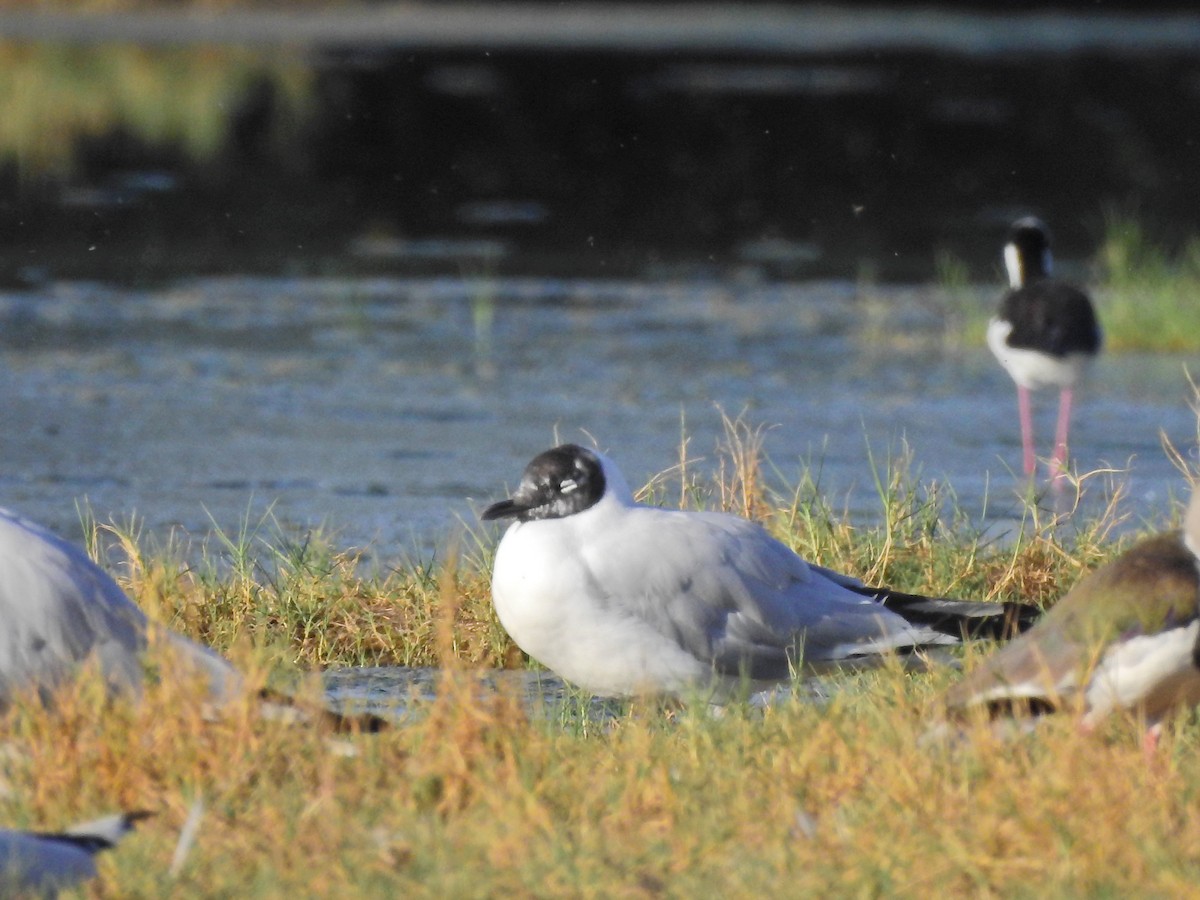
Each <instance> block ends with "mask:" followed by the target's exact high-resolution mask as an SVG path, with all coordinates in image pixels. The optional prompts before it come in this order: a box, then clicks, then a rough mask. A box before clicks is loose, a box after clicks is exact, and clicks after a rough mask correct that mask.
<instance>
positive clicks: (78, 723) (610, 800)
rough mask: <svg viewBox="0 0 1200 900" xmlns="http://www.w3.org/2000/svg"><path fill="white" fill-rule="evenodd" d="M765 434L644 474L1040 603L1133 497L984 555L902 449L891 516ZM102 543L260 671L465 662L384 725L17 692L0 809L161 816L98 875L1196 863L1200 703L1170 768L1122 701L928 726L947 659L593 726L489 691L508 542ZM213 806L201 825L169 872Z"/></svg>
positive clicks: (510, 657) (691, 884) (868, 875)
mask: <svg viewBox="0 0 1200 900" xmlns="http://www.w3.org/2000/svg"><path fill="white" fill-rule="evenodd" d="M762 439H763V432H762V431H761V430H759V429H751V428H748V427H747V426H745V424H744V423H742V422H740V421H735V422H730V423H729V439H728V441H727V442H726V447H725V449H724V453H723V455H722V459H721V461H720V462H719V464H718V466H717V472H718V477H717V478H716V479H714V480H712V481H709V480H706V479H704V478H701V477H700V476H698V475H697V474H696V472H697V467H696V466H695V465H694V463H692V462H691V461H690V460H688V458H687V455H686V450H687V441H686V439H684V440H682V441H681V462H680V464H679V465H678V466H677V467H675V468H674V469H673V470H672V474H671V475H669V476H665V477H662V478H659V479H655V480H654V481H653V482H652V484H651V485H650V486H649V487H648V492H649V494H650V495H651V496H653V497H655V498H657V499H658V500H659V501H660V502H677V503H679V504H680V505H683V506H688V507H691V506H706V507H709V508H723V509H731V510H734V511H737V512H741V513H750V514H753V515H755V516H757V517H759V518H761V519H763V520H764V521H765V522H766V523H767V524H768V527H770V528H771V529H772V530H773V531H774V532H775V533H776V534H778V535H780V536H781V537H782V538H783V539H784V540H785V541H787V542H788V543H789V544H791V545H792V546H794V547H795V548H796V549H797V550H799V551H800V552H801V553H803V554H805V555H806V556H808V557H809V558H812V559H815V560H818V561H820V562H822V563H824V564H827V565H830V566H833V567H836V568H839V569H844V570H848V571H854V572H858V573H861V574H863V575H864V577H867V578H869V579H879V580H887V581H890V582H893V583H896V584H899V585H902V586H904V587H906V588H910V589H914V590H929V591H938V592H942V593H945V594H950V595H958V596H969V597H991V598H996V599H1007V598H1023V599H1027V600H1033V601H1037V602H1044V603H1047V604H1048V603H1051V602H1053V600H1054V599H1055V598H1056V597H1057V596H1058V595H1059V594H1061V593H1062V591H1063V590H1064V589H1065V588H1066V587H1067V586H1069V585H1070V584H1071V583H1072V582H1074V581H1075V580H1076V579H1077V578H1078V577H1079V575H1080V574H1081V573H1082V572H1084V571H1086V570H1088V569H1090V568H1092V567H1094V566H1095V565H1097V564H1098V563H1100V562H1102V561H1104V560H1105V559H1107V558H1109V557H1111V556H1112V555H1114V554H1115V553H1116V552H1117V551H1118V550H1119V549H1121V547H1122V546H1123V544H1124V541H1114V540H1112V538H1111V535H1110V533H1109V529H1110V528H1111V527H1112V525H1113V524H1114V523H1115V522H1116V521H1117V519H1118V517H1119V509H1120V491H1119V490H1118V491H1116V492H1115V493H1114V497H1113V503H1112V506H1111V507H1110V508H1109V510H1108V511H1107V512H1106V513H1105V514H1103V515H1101V516H1099V517H1097V518H1096V520H1094V521H1091V522H1086V523H1083V524H1077V525H1076V526H1075V527H1074V528H1070V527H1068V526H1067V525H1065V524H1063V523H1056V522H1054V521H1051V520H1050V519H1048V518H1047V517H1046V516H1045V515H1044V514H1043V513H1041V512H1039V510H1038V509H1037V506H1036V504H1034V503H1031V504H1030V506H1029V513H1028V522H1027V523H1026V526H1027V527H1026V528H1025V530H1024V532H1023V536H1022V537H1020V538H1019V539H1018V540H1016V541H1014V542H1013V543H1011V544H1009V545H1007V546H1003V547H1001V546H996V545H992V544H989V543H987V542H986V541H985V540H983V539H981V537H980V535H979V533H978V530H977V529H976V528H974V527H973V526H972V524H971V523H970V522H969V521H967V519H966V518H965V516H964V515H963V514H962V513H961V512H959V511H957V510H956V509H955V508H954V504H953V496H952V495H951V494H949V492H948V491H947V490H946V488H945V487H944V486H941V485H937V484H934V483H921V482H920V481H919V480H918V479H916V478H915V477H914V476H913V475H912V468H911V465H910V464H909V462H908V461H907V460H906V459H904V458H903V457H901V458H900V459H899V460H897V461H895V462H894V463H893V464H891V465H888V466H880V467H879V469H878V477H877V480H876V485H875V487H876V491H877V494H878V497H879V501H880V512H881V522H880V524H879V525H878V526H874V527H865V528H863V527H855V526H854V525H852V524H851V523H850V522H849V521H847V519H846V516H845V515H842V514H839V513H838V512H837V511H836V509H835V506H834V504H833V503H832V502H831V501H830V500H829V498H827V497H825V496H823V495H822V493H821V491H820V490H819V487H818V484H819V473H816V474H814V473H813V472H811V471H805V472H804V473H802V475H801V477H800V479H799V484H798V485H797V486H793V487H785V488H782V489H779V490H772V489H770V488H769V487H768V486H767V482H768V481H777V480H779V479H778V477H777V476H778V472H777V471H776V470H774V469H773V468H772V467H771V466H770V465H768V464H767V461H766V459H765V457H764V456H763V455H762ZM1178 458H1179V459H1180V460H1182V459H1183V458H1184V457H1183V455H1179V456H1178ZM1190 474H1191V476H1192V477H1194V475H1195V473H1194V472H1192V473H1190ZM1172 515H1174V516H1176V517H1177V515H1178V510H1176V511H1175V512H1174V513H1173V514H1172ZM1153 524H1154V525H1155V526H1158V527H1161V526H1164V525H1167V524H1171V522H1170V521H1163V522H1158V523H1153ZM92 534H93V538H94V540H93V546H94V547H95V548H97V549H103V548H104V547H105V546H107V545H109V544H112V543H113V541H114V537H115V539H116V543H117V544H118V545H119V548H118V549H119V550H120V555H122V556H125V557H126V558H127V560H128V562H127V564H125V565H122V566H120V567H118V569H119V572H120V575H121V579H122V583H123V586H124V587H125V588H126V589H127V590H128V591H129V592H130V594H131V595H132V596H133V597H134V598H135V599H136V600H137V602H138V603H139V604H141V605H142V606H143V607H144V608H146V609H148V610H150V611H151V612H152V614H153V615H155V617H157V618H159V619H161V620H163V621H166V622H168V623H169V624H171V625H172V626H173V627H175V628H177V629H180V630H182V631H185V632H187V633H189V634H191V635H193V636H195V637H197V638H199V639H201V640H204V641H207V642H209V643H211V644H213V645H214V646H217V647H219V648H220V649H222V650H223V651H225V652H227V653H229V654H230V655H232V656H233V657H234V659H235V660H236V661H237V662H238V664H239V665H241V666H243V667H244V668H245V669H246V670H247V671H249V672H251V673H252V676H253V677H259V678H261V677H263V673H264V672H266V671H267V670H269V669H272V668H274V667H277V666H278V665H279V664H280V658H281V655H283V654H285V655H286V659H287V661H288V664H289V665H290V664H292V663H294V664H296V665H299V666H301V667H304V668H316V667H324V666H336V665H346V664H358V663H406V664H437V665H440V666H441V667H442V669H443V672H442V675H441V682H440V689H439V695H438V697H437V699H436V700H433V701H428V700H426V701H420V702H419V704H418V706H417V709H418V715H416V716H414V717H412V718H410V719H409V720H408V721H407V722H406V724H405V725H404V726H402V727H398V728H395V729H394V730H392V731H389V732H385V733H382V734H378V735H351V736H349V737H344V736H334V735H331V734H329V733H326V732H325V731H323V730H322V729H321V728H319V727H316V726H312V727H304V726H291V727H289V726H285V725H282V724H280V723H271V722H264V721H261V720H260V719H259V718H258V717H256V716H255V715H254V711H253V709H252V707H251V705H250V704H246V705H235V706H234V707H233V708H232V709H227V710H225V711H224V712H223V714H222V715H221V716H220V717H219V718H218V719H217V720H216V721H209V720H206V719H205V717H204V716H203V715H202V714H201V712H200V710H199V708H198V704H196V703H188V702H183V701H185V700H186V699H187V698H188V697H189V696H190V695H189V694H188V688H187V687H186V686H179V685H174V684H171V683H169V682H168V683H163V684H160V685H155V686H152V687H151V688H150V689H149V690H148V692H147V696H146V697H145V699H144V701H143V702H142V703H140V704H137V705H132V704H127V703H122V702H118V703H106V702H105V701H104V700H103V698H101V697H99V696H98V695H97V692H96V690H95V686H94V685H88V684H87V683H81V684H80V685H78V686H76V687H74V688H71V689H68V690H66V691H64V692H63V694H62V696H60V697H59V698H58V702H57V703H56V705H55V708H54V710H53V711H52V712H47V711H46V710H45V709H43V708H42V707H41V706H40V705H39V704H36V703H33V702H30V703H27V704H22V705H19V706H17V707H16V708H15V709H13V710H11V711H9V712H8V713H6V714H5V716H4V722H3V725H2V727H3V730H4V733H5V736H6V740H5V749H4V752H3V754H2V755H0V785H2V786H3V791H2V792H0V821H4V822H6V823H9V824H13V825H17V826H33V825H37V826H54V825H60V824H64V823H67V822H70V821H73V820H76V819H79V818H84V817H88V816H91V815H94V814H97V813H99V812H102V811H105V810H108V809H110V808H113V807H118V806H121V807H126V808H150V809H153V810H156V811H157V813H158V815H157V816H156V817H155V818H153V819H151V820H149V821H148V822H146V823H144V825H143V826H142V827H141V828H140V830H139V831H138V832H137V833H136V834H134V835H132V836H131V837H130V838H128V839H127V840H126V842H125V844H124V845H123V846H122V847H121V848H120V849H119V850H118V852H116V853H115V854H111V855H109V856H108V857H107V858H106V859H105V860H104V862H103V865H102V878H101V882H100V886H99V887H98V888H93V890H96V891H97V894H98V895H101V896H146V897H151V896H154V897H157V896H167V895H172V896H227V897H234V896H236V897H282V896H288V897H327V896H339V897H354V896H405V895H409V894H413V893H415V894H417V895H420V896H430V895H447V896H456V897H458V896H470V897H474V896H497V895H518V896H527V895H534V896H547V895H571V896H593V895H603V896H625V897H643V896H645V897H649V896H658V895H663V894H666V895H671V896H700V895H703V896H743V895H746V894H751V893H755V894H770V893H777V892H779V891H780V890H781V889H782V890H783V891H784V893H787V894H796V895H837V896H846V895H852V896H861V895H880V894H886V895H889V896H891V895H895V896H916V895H922V896H924V895H929V894H930V893H934V894H939V895H958V894H975V895H1004V896H1030V895H1040V896H1046V895H1051V896H1064V895H1069V896H1079V895H1093V894H1111V895H1116V896H1127V895H1135V894H1136V895H1138V896H1171V895H1176V894H1183V893H1190V892H1191V891H1192V890H1193V886H1194V884H1195V883H1196V880H1197V878H1198V877H1200V849H1198V848H1200V820H1198V819H1197V817H1196V816H1195V815H1194V812H1195V810H1194V806H1195V797H1196V796H1197V794H1198V793H1200V765H1197V762H1196V760H1197V759H1198V758H1200V753H1198V751H1200V728H1198V727H1197V723H1196V722H1195V721H1194V720H1193V719H1184V720H1181V721H1178V722H1176V723H1175V725H1174V727H1173V729H1172V730H1169V732H1168V734H1167V735H1166V737H1165V739H1164V742H1163V746H1162V747H1161V748H1160V752H1159V754H1158V756H1157V757H1156V758H1155V759H1154V760H1152V761H1150V762H1147V761H1146V760H1145V759H1144V758H1143V756H1142V751H1141V749H1140V742H1139V732H1138V728H1137V723H1136V722H1132V721H1129V720H1127V719H1120V718H1118V719H1116V720H1114V721H1113V722H1111V723H1110V725H1108V726H1107V727H1105V728H1104V729H1102V730H1101V732H1100V733H1097V734H1091V735H1085V734H1083V733H1081V731H1080V730H1079V729H1078V728H1077V727H1076V724H1075V723H1074V722H1073V721H1072V720H1071V719H1070V717H1068V716H1064V717H1062V718H1061V720H1059V721H1054V722H1050V723H1048V724H1047V725H1046V726H1045V727H1043V728H1040V729H1039V730H1038V731H1037V732H1036V733H1033V734H1030V735H1026V736H1023V737H1020V738H1016V739H1013V740H1010V741H1002V740H1000V739H999V738H998V737H997V736H995V735H993V734H992V733H991V732H990V731H987V730H984V729H982V728H980V729H979V730H972V731H969V732H968V733H967V734H966V735H965V736H964V737H963V739H961V740H959V741H957V742H953V743H938V742H936V741H934V742H930V741H929V740H927V739H926V737H927V733H928V731H929V728H930V725H931V723H932V722H933V721H934V720H935V719H936V714H937V695H938V692H939V691H940V690H941V689H943V688H944V687H945V686H946V685H947V684H948V683H950V682H951V681H952V680H953V679H954V678H955V677H956V674H955V672H954V671H953V670H952V669H950V668H948V667H944V666H937V667H934V668H933V669H932V670H931V671H930V672H927V673H917V674H914V673H910V672H905V671H903V670H901V668H900V667H899V666H895V667H890V668H884V669H882V670H876V671H871V672H865V673H858V674H846V675H843V676H837V677H836V679H834V681H836V683H837V685H838V688H837V689H836V690H833V691H831V692H830V693H831V694H832V698H831V699H830V701H829V702H828V703H827V704H817V703H813V702H808V701H804V700H799V699H797V700H794V701H787V702H782V703H779V704H777V705H776V706H774V707H772V708H770V709H767V710H766V711H763V710H756V709H752V708H743V707H732V708H729V709H727V710H726V711H725V713H724V714H723V715H722V716H719V717H718V716H714V715H711V714H709V713H708V712H707V710H704V709H695V708H685V709H682V710H681V709H663V708H661V707H659V706H658V705H656V704H654V703H648V702H640V701H639V702H632V703H625V704H621V705H620V706H619V707H618V712H617V714H616V716H615V718H612V719H609V720H605V721H602V722H601V721H596V720H594V719H588V718H586V710H587V705H586V704H585V703H583V702H582V701H581V700H579V699H578V698H577V699H576V700H575V701H574V702H569V703H568V704H567V705H566V706H565V707H564V708H563V709H562V710H559V711H557V712H555V713H554V714H552V715H540V714H538V713H537V711H536V710H535V711H532V712H531V711H530V710H528V709H527V707H526V706H525V704H524V702H523V700H522V698H520V697H518V696H516V695H515V694H511V693H509V692H508V690H507V689H506V688H504V687H501V688H498V689H488V688H484V687H482V686H481V685H480V684H479V681H478V677H479V674H480V670H482V669H486V668H488V667H494V666H498V665H508V666H522V665H525V662H524V660H523V659H522V657H521V655H520V654H519V652H516V651H515V649H514V648H513V647H512V645H511V644H510V643H509V641H508V639H507V637H506V636H505V635H504V633H503V632H502V630H501V629H500V628H499V627H498V626H497V624H496V622H495V619H494V617H493V615H492V612H491V607H490V603H489V602H488V598H487V593H488V591H487V581H488V577H487V573H488V569H489V565H490V562H489V558H490V547H491V545H492V537H491V536H490V535H489V536H487V537H484V536H471V537H468V538H467V539H465V540H464V541H462V542H460V543H461V546H460V548H459V552H458V553H455V554H450V555H448V556H446V557H445V558H444V559H441V560H439V561H437V562H432V563H428V564H423V563H417V564H405V565H403V566H401V567H398V568H397V569H396V570H393V571H386V572H379V573H375V574H364V573H362V572H360V571H359V569H360V568H362V567H361V566H359V565H356V556H355V554H353V553H344V552H340V551H337V550H335V549H332V548H331V547H330V546H328V544H327V543H326V542H324V541H322V540H321V539H319V538H312V539H303V540H297V539H296V538H295V537H294V536H291V537H289V536H288V535H286V534H285V533H283V532H282V530H281V529H279V528H278V527H277V526H275V525H273V523H272V522H271V521H270V520H268V521H264V522H261V523H258V524H256V525H253V526H248V527H247V528H245V529H243V530H242V532H241V533H239V534H237V535H220V534H218V535H217V537H216V538H215V539H214V541H213V542H212V544H211V545H210V546H209V547H207V548H199V550H197V548H188V547H182V546H178V545H168V546H165V547H163V546H159V547H154V548H151V549H145V548H143V546H142V542H141V541H140V540H139V538H138V534H137V528H136V526H122V527H119V528H112V527H93V531H92ZM197 552H198V553H199V556H200V557H201V559H200V562H198V563H193V564H191V565H188V564H185V563H184V562H183V560H184V559H186V558H195V557H196V555H197ZM281 651H282V654H281ZM986 652H988V648H987V647H986V646H983V647H979V648H975V649H972V650H971V651H970V652H969V656H978V655H979V654H983V653H986ZM967 664H968V665H970V664H971V660H970V659H968V661H967ZM828 683H829V682H827V684H828ZM972 727H973V726H972ZM350 750H352V751H354V752H353V754H351V753H349V752H348V751H350ZM197 800H200V801H202V802H203V805H204V809H205V812H204V815H203V817H202V819H201V821H200V828H199V832H198V835H197V839H196V842H195V844H194V846H193V847H192V849H191V850H190V852H189V853H188V854H187V855H186V858H185V859H184V860H183V861H182V863H180V864H178V865H177V866H176V867H175V870H174V872H172V864H171V860H172V855H173V853H174V852H175V848H176V843H177V840H178V836H179V834H180V830H181V828H182V826H183V823H184V822H185V819H186V818H187V816H188V813H189V810H190V809H191V807H192V805H193V803H194V802H195V801H197Z"/></svg>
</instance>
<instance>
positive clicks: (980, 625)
mask: <svg viewBox="0 0 1200 900" xmlns="http://www.w3.org/2000/svg"><path fill="white" fill-rule="evenodd" d="M860 593H862V594H864V595H865V596H868V597H871V598H873V599H875V600H877V601H878V602H880V603H882V604H883V605H884V606H886V607H887V608H888V609H890V610H892V611H893V612H896V613H899V614H900V615H902V616H904V618H906V619H908V621H909V622H911V623H913V624H914V625H924V626H926V627H927V628H932V629H934V630H935V631H938V632H941V633H942V634H948V635H952V636H954V637H961V638H963V639H964V640H1000V641H1002V640H1008V639H1009V638H1013V637H1016V636H1017V635H1019V634H1021V633H1022V632H1024V631H1027V630H1028V629H1029V628H1030V627H1031V626H1032V625H1033V624H1034V623H1035V622H1036V621H1037V620H1038V619H1039V618H1041V615H1042V610H1041V609H1039V608H1038V607H1037V606H1034V605H1033V604H1032V603H1020V602H1018V601H1015V600H1005V601H1004V602H1002V603H993V602H990V601H986V600H952V599H950V598H947V597H926V596H924V595H923V594H906V593H904V592H903V591H894V590H891V589H890V588H863V589H862V590H861V591H860Z"/></svg>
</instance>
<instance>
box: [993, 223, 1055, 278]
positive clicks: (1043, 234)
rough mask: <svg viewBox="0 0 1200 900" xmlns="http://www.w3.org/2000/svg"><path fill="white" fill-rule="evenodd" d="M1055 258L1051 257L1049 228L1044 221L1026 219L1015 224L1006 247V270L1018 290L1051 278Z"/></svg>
mask: <svg viewBox="0 0 1200 900" xmlns="http://www.w3.org/2000/svg"><path fill="white" fill-rule="evenodd" d="M1052 266H1053V259H1052V258H1051V256H1050V229H1049V228H1047V227H1046V223H1045V222H1043V221H1042V220H1041V219H1037V218H1034V217H1033V216H1026V217H1025V218H1024V219H1017V221H1015V222H1013V224H1012V228H1011V229H1009V232H1008V243H1006V244H1005V245H1004V267H1005V268H1006V269H1007V270H1008V282H1009V284H1010V285H1011V286H1012V287H1014V288H1019V287H1022V286H1024V285H1025V284H1027V283H1029V282H1030V281H1034V280H1036V279H1038V278H1049V277H1050V269H1051V267H1052Z"/></svg>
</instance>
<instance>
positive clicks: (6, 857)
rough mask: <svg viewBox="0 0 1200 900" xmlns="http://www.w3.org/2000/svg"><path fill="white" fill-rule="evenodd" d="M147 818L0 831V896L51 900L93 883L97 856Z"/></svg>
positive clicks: (125, 816) (136, 815)
mask: <svg viewBox="0 0 1200 900" xmlns="http://www.w3.org/2000/svg"><path fill="white" fill-rule="evenodd" d="M149 815H150V813H147V812H130V813H115V814H113V815H110V816H104V817H103V818H101V819H96V820H94V821H91V822H83V823H80V824H79V825H73V826H71V827H70V828H68V829H66V830H65V831H61V832H40V831H16V830H13V829H8V828H0V896H3V897H12V896H17V897H54V896H57V895H58V892H59V891H62V890H66V889H67V888H70V887H74V886H75V885H78V884H79V883H80V882H83V881H87V880H88V879H90V878H95V877H96V862H95V859H94V857H95V856H96V854H97V853H100V852H101V851H104V850H109V849H112V848H113V847H115V846H116V845H117V842H118V841H120V840H121V838H122V837H124V836H125V835H126V834H128V833H129V832H130V831H132V830H133V825H134V823H135V822H137V821H139V820H140V819H144V818H146V817H148V816H149Z"/></svg>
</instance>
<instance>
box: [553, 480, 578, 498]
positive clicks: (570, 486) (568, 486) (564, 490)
mask: <svg viewBox="0 0 1200 900" xmlns="http://www.w3.org/2000/svg"><path fill="white" fill-rule="evenodd" d="M578 489H579V482H578V481H576V480H575V479H574V478H564V479H563V481H562V483H561V484H559V486H558V492H559V493H560V494H569V493H571V492H572V491H575V490H578Z"/></svg>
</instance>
